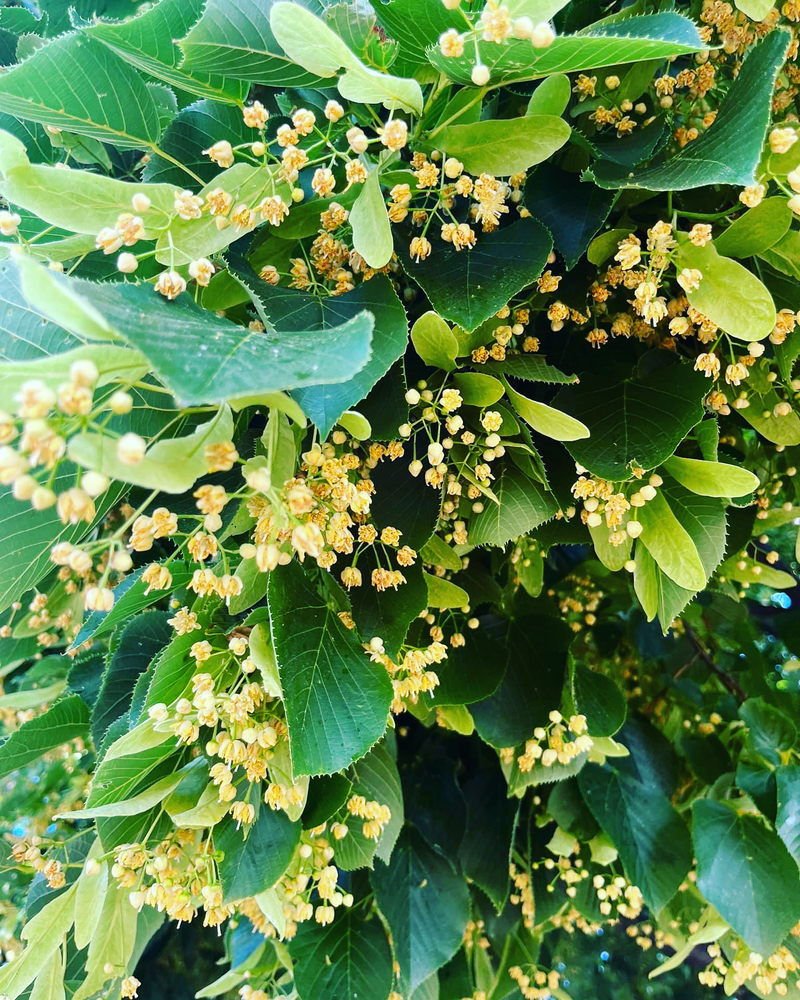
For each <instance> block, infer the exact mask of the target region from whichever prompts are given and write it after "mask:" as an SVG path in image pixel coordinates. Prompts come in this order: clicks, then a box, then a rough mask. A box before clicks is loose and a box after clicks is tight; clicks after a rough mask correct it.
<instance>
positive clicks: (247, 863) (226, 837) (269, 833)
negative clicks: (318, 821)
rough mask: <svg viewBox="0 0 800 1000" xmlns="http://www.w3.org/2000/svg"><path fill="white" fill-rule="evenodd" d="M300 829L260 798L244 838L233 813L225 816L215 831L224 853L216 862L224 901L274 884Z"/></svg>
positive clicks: (253, 892)
mask: <svg viewBox="0 0 800 1000" xmlns="http://www.w3.org/2000/svg"><path fill="white" fill-rule="evenodd" d="M301 832H302V829H301V826H300V824H299V823H293V822H292V821H291V820H290V819H289V817H288V816H287V815H286V813H285V812H283V810H281V809H270V808H269V806H265V805H264V803H263V802H262V803H261V807H260V809H259V813H258V818H257V819H256V821H255V823H253V825H252V826H251V827H250V830H249V832H248V834H247V839H246V840H245V839H244V833H245V831H244V830H241V829H239V828H238V826H237V823H236V821H235V820H234V818H233V817H232V816H228V817H227V819H224V820H223V821H222V823H221V824H220V825H219V827H218V829H217V831H216V832H215V834H214V846H215V847H216V848H217V849H218V850H220V851H224V853H225V857H224V859H223V860H222V861H221V862H220V866H219V877H220V882H221V883H222V891H223V894H224V898H223V901H224V902H225V903H230V902H231V901H232V900H235V899H245V898H246V897H248V896H256V895H258V893H259V892H263V891H264V889H269V888H270V887H271V886H273V885H274V884H275V883H276V882H277V881H278V879H279V878H280V877H281V875H283V873H284V872H285V871H286V868H287V867H288V865H289V862H290V861H291V860H292V855H293V854H294V851H295V848H296V847H297V845H298V844H299V843H300V834H301Z"/></svg>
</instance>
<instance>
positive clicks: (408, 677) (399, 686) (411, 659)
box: [364, 609, 447, 715]
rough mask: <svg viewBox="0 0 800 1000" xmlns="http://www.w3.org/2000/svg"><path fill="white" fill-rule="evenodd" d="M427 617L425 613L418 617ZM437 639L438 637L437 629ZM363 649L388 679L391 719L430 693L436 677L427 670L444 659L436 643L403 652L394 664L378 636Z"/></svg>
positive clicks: (439, 644) (442, 649)
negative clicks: (390, 695) (386, 672)
mask: <svg viewBox="0 0 800 1000" xmlns="http://www.w3.org/2000/svg"><path fill="white" fill-rule="evenodd" d="M427 615H428V611H427V609H426V610H425V611H423V612H422V613H421V615H420V617H427ZM432 631H433V630H432ZM437 635H441V630H440V629H439V630H437ZM364 648H365V650H366V651H367V653H368V654H369V656H370V659H371V660H372V661H373V662H376V663H381V664H383V666H384V667H386V670H387V671H388V673H389V676H390V677H391V678H392V689H393V692H394V695H393V698H392V706H391V710H392V712H394V713H395V715H399V714H400V713H401V712H405V711H407V710H408V706H409V705H416V704H417V701H418V700H419V696H420V694H432V693H433V691H434V689H435V688H436V687H437V686H438V684H439V675H438V674H437V673H436V672H435V671H434V670H431V669H430V667H431V666H434V665H435V664H437V663H441V662H442V661H444V660H446V659H447V647H446V646H445V645H444V644H443V643H442V642H441V641H439V640H438V639H437V640H434V641H433V642H432V643H431V644H430V645H429V646H426V647H424V648H408V649H405V650H404V651H403V652H402V653H401V654H400V655H399V656H398V658H397V660H396V661H395V660H393V659H392V658H391V657H390V656H388V655H387V653H386V651H385V649H384V645H383V641H382V640H381V638H380V637H379V636H374V637H373V638H372V639H371V640H370V641H369V643H368V644H366V645H365V647H364Z"/></svg>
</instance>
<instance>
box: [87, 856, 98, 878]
mask: <svg viewBox="0 0 800 1000" xmlns="http://www.w3.org/2000/svg"><path fill="white" fill-rule="evenodd" d="M83 869H84V871H85V872H86V874H87V875H89V876H94V875H99V874H100V871H101V869H102V865H101V864H100V862H99V861H98V860H97V858H89V860H88V861H87V862H86V864H85V865H84V866H83Z"/></svg>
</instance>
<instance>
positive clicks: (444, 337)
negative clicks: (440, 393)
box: [411, 311, 458, 372]
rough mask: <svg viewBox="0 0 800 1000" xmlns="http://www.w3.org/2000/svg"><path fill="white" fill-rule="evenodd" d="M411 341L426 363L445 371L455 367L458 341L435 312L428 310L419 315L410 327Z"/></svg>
mask: <svg viewBox="0 0 800 1000" xmlns="http://www.w3.org/2000/svg"><path fill="white" fill-rule="evenodd" d="M411 343H412V344H413V345H414V350H415V351H416V352H417V354H418V355H419V356H420V357H421V358H422V360H423V361H424V362H425V364H426V365H431V366H432V367H434V368H441V369H443V370H444V371H446V372H449V371H452V370H453V369H454V368H455V367H456V357H457V356H458V341H457V340H456V336H455V334H454V333H453V332H452V330H451V329H450V327H449V326H448V325H447V323H445V321H444V320H443V319H442V317H441V316H439V315H438V314H437V313H435V312H432V311H429V312H426V313H423V314H422V316H420V318H419V319H418V320H417V321H416V322H415V323H414V325H413V326H412V327H411Z"/></svg>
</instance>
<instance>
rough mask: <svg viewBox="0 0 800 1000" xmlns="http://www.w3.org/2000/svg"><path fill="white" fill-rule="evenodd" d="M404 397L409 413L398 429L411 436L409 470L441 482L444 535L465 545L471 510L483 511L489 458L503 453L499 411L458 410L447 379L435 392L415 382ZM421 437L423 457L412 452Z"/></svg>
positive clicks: (438, 484) (432, 483)
mask: <svg viewBox="0 0 800 1000" xmlns="http://www.w3.org/2000/svg"><path fill="white" fill-rule="evenodd" d="M406 401H407V402H408V403H409V405H410V406H411V414H410V418H409V422H408V423H406V424H403V425H402V426H401V427H400V428H399V432H400V434H401V435H402V436H403V437H406V438H411V437H412V435H413V436H414V437H413V454H414V458H413V459H412V461H411V462H410V463H409V466H408V471H409V472H410V473H411V475H412V476H415V477H416V476H419V475H421V474H422V473H423V470H424V479H425V483H426V484H427V485H428V486H430V487H432V488H433V489H441V488H442V487H444V491H445V500H444V503H443V505H442V519H443V522H444V528H445V541H447V542H451V541H452V542H453V543H454V544H455V545H465V544H466V543H467V538H468V535H467V520H468V518H469V516H470V514H473V513H474V514H479V513H481V511H483V508H484V504H483V500H482V497H483V496H485V495H486V493H487V491H490V489H491V482H492V481H493V480H494V478H495V475H494V473H493V471H492V463H493V462H495V461H496V460H497V459H499V458H502V457H503V455H505V446H504V445H503V443H502V438H501V436H500V434H499V431H500V430H501V429H502V426H503V416H502V414H501V413H500V412H499V411H497V410H491V409H485V410H482V411H480V412H479V413H477V414H476V415H475V419H473V415H472V413H471V411H470V413H469V414H468V415H466V417H465V416H462V414H461V413H460V412H458V411H459V410H461V407H462V405H463V402H464V401H463V399H462V396H461V393H460V391H459V390H458V389H454V388H448V387H446V383H444V384H443V385H442V386H441V387H440V388H439V389H438V390H437V391H435V392H434V391H433V390H432V389H430V388H428V384H427V383H426V382H419V383H418V386H417V388H413V389H409V390H408V392H407V393H406ZM468 421H469V422H468ZM426 439H427V445H426V446H425V452H424V462H423V460H422V458H419V457H417V455H418V448H419V444H420V441H423V442H424V441H425V440H426Z"/></svg>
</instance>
